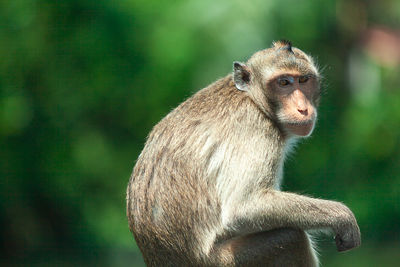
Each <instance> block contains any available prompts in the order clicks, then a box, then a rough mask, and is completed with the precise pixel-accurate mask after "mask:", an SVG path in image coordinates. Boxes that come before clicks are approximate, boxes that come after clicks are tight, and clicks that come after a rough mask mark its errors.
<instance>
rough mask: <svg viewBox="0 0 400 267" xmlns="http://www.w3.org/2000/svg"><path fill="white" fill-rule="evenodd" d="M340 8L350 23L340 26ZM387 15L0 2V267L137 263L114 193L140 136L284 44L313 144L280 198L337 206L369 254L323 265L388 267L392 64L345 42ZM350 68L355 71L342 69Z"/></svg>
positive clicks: (264, 5) (245, 5)
mask: <svg viewBox="0 0 400 267" xmlns="http://www.w3.org/2000/svg"><path fill="white" fill-rule="evenodd" d="M349 6H350V7H353V8H354V7H355V8H357V10H358V13H356V14H359V15H357V16H356V15H354V17H344V16H343V15H341V14H342V13H341V11H342V10H347V9H345V8H348V7H349ZM398 6H399V4H398V2H397V1H394V0H391V1H386V2H385V4H383V3H382V4H377V3H375V4H374V5H373V4H372V3H370V4H369V5H367V4H364V3H360V1H337V2H336V1H333V0H329V1H317V0H312V1H306V2H304V1H303V2H299V1H292V0H282V1H261V0H252V1H248V2H244V1H237V0H234V1H228V0H224V1H217V2H216V1H210V0H205V1H195V0H188V1H183V0H176V1H143V0H136V1H130V0H119V1H105V0H99V1H88V0H79V1H78V0H70V1H68V0H63V1H50V0H42V1H38V0H36V1H27V0H20V1H3V2H1V3H0V26H1V27H0V58H1V60H0V157H1V160H0V175H1V179H0V225H1V226H2V227H1V230H0V233H1V235H0V239H1V241H2V242H1V244H2V245H1V250H2V253H3V254H2V257H0V259H1V260H0V263H4V264H9V263H12V262H14V263H20V264H27V265H29V266H43V265H50V266H53V265H57V266H63V265H65V266H69V265H76V264H78V265H96V266H103V265H104V266H126V265H127V264H128V263H129V264H131V265H138V266H140V265H143V263H142V261H141V256H140V253H139V251H138V249H137V247H136V246H135V244H134V241H133V237H132V235H131V233H130V232H129V229H128V223H127V220H126V218H125V189H126V185H127V182H128V179H129V175H130V172H131V170H132V167H133V165H134V163H135V160H136V158H137V156H138V155H139V153H140V151H141V149H142V147H143V143H144V141H145V138H146V135H147V133H148V132H149V131H150V129H151V127H152V126H153V125H154V124H155V123H156V122H157V121H159V120H160V119H161V118H162V117H163V116H164V115H165V114H167V113H168V112H169V110H171V109H172V108H173V107H175V106H176V105H177V104H178V103H180V102H181V101H183V100H184V99H185V98H187V97H188V96H190V95H191V94H192V93H193V92H195V91H196V90H198V89H200V88H201V87H204V86H206V85H207V84H209V83H210V82H212V81H213V80H216V79H217V78H218V77H221V76H223V75H225V74H226V73H228V72H230V71H231V68H232V62H233V61H234V60H245V59H246V57H248V56H250V55H251V54H252V53H253V52H255V51H256V50H258V49H262V48H265V47H267V46H269V45H270V43H271V41H272V40H277V39H283V38H287V39H290V40H292V41H293V43H294V45H295V46H297V47H300V48H302V49H304V50H306V51H308V52H310V53H311V54H313V55H315V56H316V58H317V61H318V62H319V64H320V65H321V66H322V67H323V69H324V71H323V74H324V76H325V80H326V85H325V89H326V94H325V95H324V97H323V101H322V106H321V110H320V112H319V115H320V119H319V125H318V126H317V129H316V131H315V132H314V135H313V137H312V138H310V139H308V140H306V141H305V142H304V143H305V144H304V145H300V146H299V148H298V149H297V152H296V154H295V155H294V156H293V157H292V159H290V160H289V162H288V164H287V168H286V169H287V171H286V174H285V177H286V178H285V189H288V190H292V191H298V192H303V193H307V194H310V195H314V196H317V197H323V198H330V199H337V200H341V201H343V202H345V203H346V204H348V205H349V206H350V207H351V208H352V210H353V211H354V213H355V214H356V216H357V218H358V219H359V223H360V227H361V231H362V234H363V240H364V241H365V242H367V244H368V246H366V248H365V249H364V248H363V247H361V248H360V249H359V250H358V251H357V252H354V254H352V253H353V252H348V254H347V255H354V256H349V257H346V258H345V257H343V256H342V254H337V253H333V252H329V253H328V252H327V253H326V254H324V252H322V254H323V262H327V263H328V262H330V265H328V264H327V266H345V265H342V264H341V262H345V261H348V262H350V263H353V262H359V265H360V266H377V265H368V263H371V262H377V259H381V258H380V257H378V256H376V255H377V253H374V252H372V253H369V251H372V249H374V248H375V247H383V248H384V247H385V246H390V247H391V249H390V250H388V251H386V252H385V255H387V257H388V258H389V259H388V260H386V261H385V262H384V264H387V266H391V264H392V263H393V264H394V261H391V260H390V258H391V257H394V255H398V254H399V250H400V246H399V241H400V240H399V236H400V228H399V226H398V222H399V221H400V206H399V203H400V198H399V193H400V187H399V183H400V176H399V173H400V172H399V169H398V168H399V167H398V166H399V162H400V152H399V151H400V150H399V149H398V147H399V145H400V143H399V142H400V141H399V140H400V131H399V130H398V129H400V91H399V90H398V88H399V86H398V85H399V83H398V73H399V65H396V66H391V67H388V66H385V65H382V64H380V63H379V62H376V61H374V59H373V58H371V57H370V56H369V55H368V53H366V52H365V51H364V52H363V50H362V49H360V47H359V43H358V41H357V40H358V39H357V38H358V37H357V36H359V35H360V34H361V32H362V30H363V27H364V28H365V27H367V26H366V25H367V22H368V23H369V24H385V25H387V26H388V27H397V28H398V27H399V25H398V20H396V19H395V18H396V16H397V17H398V16H399V14H398V13H399V12H398V10H400V9H399V8H396V7H398ZM385 12H386V13H385ZM382 14H388V15H387V16H385V15H382ZM363 19H364V20H369V21H367V22H365V21H364V22H363ZM396 23H397V24H396ZM360 50H361V51H360ZM351 62H355V63H357V64H359V65H357V66H362V68H361V67H357V68H356V70H357V71H358V72H355V73H353V72H351V71H349V68H350V69H351ZM360 62H361V63H360ZM349 66H350V67H349ZM349 73H350V74H349ZM352 73H353V74H352ZM349 77H355V78H354V79H350V78H349ZM329 247H333V243H332V242H330V243H329ZM381 250H382V249H381ZM378 254H379V253H378ZM374 257H375V258H374ZM396 257H397V260H398V256H396ZM368 259H371V260H370V261H368ZM347 266H355V265H347ZM380 266H383V265H380Z"/></svg>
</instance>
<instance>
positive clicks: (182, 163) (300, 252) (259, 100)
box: [127, 41, 360, 266]
mask: <svg viewBox="0 0 400 267" xmlns="http://www.w3.org/2000/svg"><path fill="white" fill-rule="evenodd" d="M319 99H320V75H319V72H318V69H317V67H316V66H315V64H314V62H313V60H312V58H311V57H310V56H308V55H307V54H305V53H304V52H302V51H301V50H299V49H297V48H294V47H292V45H291V44H290V42H288V41H278V42H275V43H274V44H273V45H272V47H271V48H269V49H265V50H262V51H259V52H257V53H255V54H254V55H253V56H252V57H251V58H250V59H249V60H248V61H247V62H246V63H239V62H235V63H234V65H233V73H232V74H229V75H227V76H226V77H224V78H222V79H220V80H218V81H216V82H214V83H212V84H211V85H209V86H208V87H206V88H204V89H202V90H200V91H199V92H197V93H196V94H194V95H193V96H192V97H190V98H189V99H187V100H186V101H185V102H183V103H182V104H181V105H179V106H178V107H177V108H176V109H174V110H173V111H172V112H171V113H169V114H168V115H167V116H166V117H165V118H164V119H162V120H161V122H159V123H158V124H157V125H156V126H155V127H154V129H153V130H152V131H151V133H150V135H149V137H148V139H147V142H146V145H145V147H144V149H143V151H142V153H141V154H140V156H139V159H138V160H137V163H136V166H135V167H134V170H133V174H132V176H131V178H130V182H129V186H128V189H127V215H128V219H129V225H130V229H131V231H132V232H133V234H134V236H135V239H136V242H137V244H138V246H139V248H140V250H141V252H142V253H143V256H144V260H145V262H146V264H147V265H148V266H317V265H318V259H317V257H316V254H315V252H314V250H313V248H312V245H311V241H310V239H309V236H308V235H307V233H306V231H307V230H313V229H330V230H332V231H333V232H334V235H335V240H336V246H337V249H338V251H344V250H348V249H351V248H354V247H357V246H359V245H360V230H359V227H358V225H357V222H356V219H355V217H354V215H353V213H352V212H351V211H350V209H349V208H347V207H346V206H345V205H343V204H342V203H340V202H335V201H329V200H322V199H316V198H311V197H306V196H302V195H298V194H294V193H289V192H282V191H280V184H281V181H282V176H283V162H284V158H285V154H286V153H287V151H288V150H290V147H291V146H292V145H293V143H295V142H296V140H298V139H299V138H301V137H307V136H309V135H310V134H311V133H312V131H313V129H314V125H315V122H316V119H317V106H318V104H319Z"/></svg>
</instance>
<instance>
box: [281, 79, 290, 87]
mask: <svg viewBox="0 0 400 267" xmlns="http://www.w3.org/2000/svg"><path fill="white" fill-rule="evenodd" d="M278 84H279V86H286V85H288V84H290V81H289V79H287V78H280V79H279V80H278Z"/></svg>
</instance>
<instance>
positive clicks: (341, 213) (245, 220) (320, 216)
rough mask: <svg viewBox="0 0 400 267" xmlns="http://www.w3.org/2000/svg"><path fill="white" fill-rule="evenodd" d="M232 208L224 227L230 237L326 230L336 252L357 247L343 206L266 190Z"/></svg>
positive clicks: (357, 240)
mask: <svg viewBox="0 0 400 267" xmlns="http://www.w3.org/2000/svg"><path fill="white" fill-rule="evenodd" d="M255 195H256V196H254V197H252V198H251V199H247V200H246V201H243V202H241V203H240V204H239V205H237V206H236V205H235V208H232V210H231V211H230V212H228V213H227V214H226V215H227V216H226V217H225V218H224V219H225V222H224V225H225V226H226V229H228V232H229V234H230V235H237V234H239V235H240V234H246V233H254V232H260V231H268V230H272V229H277V228H283V227H291V228H300V229H302V230H311V229H324V228H330V229H332V230H333V231H334V232H335V234H336V237H335V239H336V246H337V249H338V250H339V251H344V250H348V249H351V248H354V247H357V246H359V245H360V242H361V240H360V229H359V227H358V225H357V221H356V219H355V217H354V215H353V213H352V212H351V211H350V209H349V208H347V207H346V206H345V205H344V204H342V203H340V202H336V201H329V200H322V199H315V198H310V197H306V196H301V195H297V194H294V193H287V192H280V191H275V190H268V191H266V192H263V193H259V194H255Z"/></svg>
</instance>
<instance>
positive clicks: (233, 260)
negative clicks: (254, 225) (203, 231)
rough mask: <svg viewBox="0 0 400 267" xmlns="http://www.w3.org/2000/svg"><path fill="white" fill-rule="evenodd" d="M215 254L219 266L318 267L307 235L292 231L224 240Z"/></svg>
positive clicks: (268, 232)
mask: <svg viewBox="0 0 400 267" xmlns="http://www.w3.org/2000/svg"><path fill="white" fill-rule="evenodd" d="M215 252H216V255H215V256H217V258H216V259H217V260H218V261H219V263H218V264H216V265H218V266H299V267H303V266H304V267H311V266H317V258H316V257H315V255H314V252H313V250H312V247H311V245H310V240H309V238H308V236H307V234H306V233H305V232H304V231H302V230H298V229H291V228H282V229H275V230H271V231H266V232H259V233H254V234H250V235H246V236H242V237H239V238H234V239H231V240H227V241H226V242H224V243H223V244H220V245H219V247H218V249H216V250H215Z"/></svg>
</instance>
